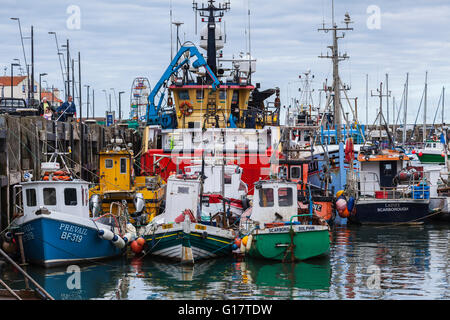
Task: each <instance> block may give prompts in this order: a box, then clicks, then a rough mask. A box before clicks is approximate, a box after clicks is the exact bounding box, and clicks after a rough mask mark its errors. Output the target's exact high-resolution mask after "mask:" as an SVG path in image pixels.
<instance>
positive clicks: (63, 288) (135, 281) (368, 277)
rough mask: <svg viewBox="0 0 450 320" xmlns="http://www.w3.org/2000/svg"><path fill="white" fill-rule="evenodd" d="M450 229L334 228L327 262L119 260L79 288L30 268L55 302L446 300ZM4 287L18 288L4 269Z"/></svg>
mask: <svg viewBox="0 0 450 320" xmlns="http://www.w3.org/2000/svg"><path fill="white" fill-rule="evenodd" d="M449 231H450V229H449V226H448V225H445V224H439V225H423V226H396V227H393V226H391V227H377V226H348V227H342V228H335V229H334V230H333V232H332V243H331V247H330V254H329V256H328V257H325V258H324V259H319V260H313V261H307V262H299V263H294V264H292V263H285V264H283V263H280V262H270V261H265V260H257V259H251V258H249V257H246V258H236V257H233V258H232V257H230V258H221V259H215V260H207V261H198V262H196V264H195V265H194V266H186V265H182V264H179V263H176V262H170V261H166V260H155V259H153V258H151V257H146V258H144V259H139V258H134V259H128V260H127V259H118V260H112V261H106V262H104V263H101V264H96V265H91V266H81V278H80V281H81V282H80V283H81V287H80V289H70V288H68V286H67V281H68V278H69V277H70V276H71V274H70V273H67V269H66V268H58V269H48V270H46V269H43V268H38V267H32V266H29V267H28V270H29V273H30V274H31V275H32V276H33V277H34V278H35V279H36V280H37V281H38V282H39V283H41V284H42V285H43V287H44V288H45V289H46V290H47V291H48V292H49V293H50V294H52V295H53V296H54V297H55V298H56V299H130V300H133V299H196V300H197V299H220V300H225V299H448V298H449V296H450V294H449V289H448V287H449V281H450V274H449V271H448V267H449V257H450V255H449V251H450V248H449V239H450V232H449ZM3 278H4V279H5V281H6V282H7V283H8V284H10V285H12V286H13V287H14V288H23V287H24V281H23V277H22V276H21V275H20V274H18V273H17V272H14V271H13V270H7V271H5V273H4V277H3Z"/></svg>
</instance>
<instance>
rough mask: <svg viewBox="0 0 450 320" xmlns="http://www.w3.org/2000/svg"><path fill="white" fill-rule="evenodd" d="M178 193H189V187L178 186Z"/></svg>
mask: <svg viewBox="0 0 450 320" xmlns="http://www.w3.org/2000/svg"><path fill="white" fill-rule="evenodd" d="M178 193H182V194H189V187H178Z"/></svg>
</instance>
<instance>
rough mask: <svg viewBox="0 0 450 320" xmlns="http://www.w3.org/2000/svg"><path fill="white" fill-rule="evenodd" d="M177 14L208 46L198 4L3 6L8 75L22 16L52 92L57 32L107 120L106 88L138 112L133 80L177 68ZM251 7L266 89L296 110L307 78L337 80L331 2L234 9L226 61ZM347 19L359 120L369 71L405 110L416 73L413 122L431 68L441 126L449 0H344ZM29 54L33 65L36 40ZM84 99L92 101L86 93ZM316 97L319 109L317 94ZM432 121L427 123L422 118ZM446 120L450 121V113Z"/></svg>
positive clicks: (448, 70)
mask: <svg viewBox="0 0 450 320" xmlns="http://www.w3.org/2000/svg"><path fill="white" fill-rule="evenodd" d="M198 2H199V3H201V2H202V1H201V0H198ZM73 6H76V7H75V8H79V16H77V15H76V12H74V11H71V10H72V8H73ZM171 7H172V11H173V19H174V20H178V21H182V22H183V23H184V24H183V25H182V27H181V28H180V36H181V39H182V41H183V40H191V41H193V42H195V43H198V38H199V33H197V34H196V33H195V14H194V12H193V10H192V1H191V0H147V1H144V0H142V1H137V0H129V1H123V0H120V1H119V0H108V1H100V0H89V1H87V0H82V1H81V0H80V1H76V0H71V1H63V0H49V1H45V2H37V1H29V0H21V1H17V0H2V1H1V4H0V27H1V29H0V30H1V39H2V50H1V51H0V73H1V74H2V75H3V73H4V72H5V71H4V68H5V67H6V68H7V69H6V74H9V73H10V70H9V65H10V63H11V62H12V60H13V59H15V58H17V59H20V61H21V63H22V64H23V63H24V62H23V61H24V58H23V52H22V47H21V43H20V36H19V28H18V23H17V21H13V20H11V19H10V18H11V17H18V18H20V21H21V26H22V31H23V33H24V37H28V36H29V34H30V26H31V25H33V26H34V34H35V64H36V67H35V73H36V74H39V73H43V72H45V73H48V76H46V77H45V79H46V81H47V82H46V83H44V85H43V86H46V84H48V85H49V86H52V85H54V86H55V87H59V88H62V87H63V82H62V75H61V69H60V65H59V61H58V56H57V53H56V43H55V38H54V36H53V35H49V34H48V32H49V31H55V32H56V33H57V37H58V41H59V44H60V45H61V44H63V43H65V41H66V39H70V47H71V54H72V56H73V57H76V55H77V54H78V51H80V52H81V64H82V84H83V85H84V84H88V85H90V86H91V88H94V89H95V106H96V115H97V116H99V115H100V114H102V115H103V114H104V113H103V112H104V111H105V110H106V102H107V101H106V97H105V93H104V92H103V91H102V90H106V91H107V93H108V94H109V93H111V94H112V96H113V103H112V106H113V108H115V106H116V104H115V102H114V93H113V91H112V90H110V88H115V91H116V94H117V93H118V92H119V91H125V92H126V93H125V94H124V95H123V96H122V105H123V106H124V109H123V110H124V112H126V113H128V110H129V101H130V90H131V85H132V82H133V79H134V78H135V77H137V76H143V77H147V78H148V79H149V80H150V83H151V85H154V84H155V83H156V82H157V81H158V80H159V78H160V77H161V75H162V73H163V71H164V70H165V68H166V67H167V65H168V64H169V62H170V47H171V46H170V32H171V28H170V15H169V12H170V8H171ZM248 8H250V11H251V16H250V25H251V30H250V34H251V51H252V52H251V54H252V56H254V57H255V58H256V59H257V71H256V73H255V74H254V76H253V80H254V82H260V83H261V88H262V89H265V88H271V87H280V89H281V92H282V101H283V102H284V104H286V103H287V102H288V101H289V98H290V97H292V95H293V92H295V91H296V90H297V89H298V86H299V85H300V84H299V83H298V75H299V74H301V73H303V72H305V71H306V70H311V72H312V74H314V76H315V77H314V82H313V87H314V88H315V89H316V90H317V89H319V88H321V87H322V84H323V82H324V81H325V79H331V78H332V65H331V61H330V60H329V59H320V58H318V56H319V55H320V54H321V53H323V54H326V53H327V52H329V49H327V46H328V45H331V41H332V38H331V33H324V32H319V31H318V30H317V29H318V28H320V27H321V26H322V23H323V22H325V23H326V25H328V26H329V25H330V22H331V0H316V1H306V0H278V1H273V0H258V1H256V0H231V10H230V11H229V12H227V13H226V14H225V18H224V20H225V23H226V33H227V44H226V47H225V48H224V50H223V52H224V56H225V57H231V56H232V55H233V54H234V55H237V54H238V53H239V52H240V51H245V50H246V49H247V48H248V40H247V39H248V38H247V36H246V35H247V32H248V30H247V29H248V16H247V12H248ZM374 8H375V10H374ZM378 9H379V12H380V15H379V16H378V15H377V10H378ZM346 12H348V13H349V14H350V16H351V18H352V20H353V21H354V23H353V24H352V25H351V26H352V27H353V28H354V30H353V31H347V32H345V37H344V38H343V39H341V40H340V51H341V53H347V54H348V55H349V57H350V59H349V60H348V61H344V62H342V63H341V64H340V67H341V78H342V80H343V82H345V83H346V84H348V85H350V86H351V91H350V92H349V95H350V97H351V98H354V97H358V106H359V108H358V109H359V110H358V111H359V112H358V113H359V119H360V120H361V121H362V122H363V123H364V122H365V119H366V102H365V101H366V74H368V75H369V90H374V91H375V90H376V89H377V88H378V87H379V85H380V82H381V81H383V82H384V80H385V77H386V76H385V75H386V73H388V74H389V89H390V90H391V91H392V96H393V97H394V96H395V98H396V101H397V106H398V105H399V102H400V99H401V96H402V92H403V85H404V83H405V80H406V73H408V72H409V79H410V82H409V99H408V122H409V123H413V122H414V120H415V118H416V114H417V109H418V107H419V103H420V99H421V97H422V93H423V88H424V82H425V72H426V71H428V73H429V74H428V83H429V84H428V86H429V90H428V112H427V113H428V115H427V117H428V118H427V121H428V122H429V123H430V122H432V121H433V118H434V114H435V111H436V107H437V104H438V100H439V97H440V93H441V90H442V87H443V86H445V87H446V88H448V89H447V90H448V91H449V90H450V85H449V84H450V79H449V76H448V74H450V55H449V54H448V52H449V49H450V28H449V25H450V3H449V1H448V0H410V1H406V0H398V1H389V0H359V1H350V0H335V16H336V18H335V19H336V22H337V23H338V24H339V25H342V24H341V22H342V21H343V19H344V14H345V13H346ZM74 14H75V16H74ZM77 17H79V22H80V23H79V26H78V25H77V24H76V22H77V21H78V20H77ZM74 18H75V19H74ZM78 27H79V28H78ZM197 27H198V30H200V28H201V27H202V23H201V22H200V19H198V26H197ZM174 31H175V30H174ZM25 48H26V54H27V60H28V63H30V60H31V59H30V53H29V50H30V49H29V48H30V45H29V40H28V39H25ZM15 70H16V69H15ZM329 81H330V80H329ZM316 92H317V91H316ZM82 93H83V99H84V100H86V97H85V95H86V88H83V92H82ZM369 96H370V91H369ZM315 100H316V102H319V101H318V100H319V99H318V96H317V95H316V96H315ZM378 104H379V101H378V99H377V98H373V97H369V108H368V112H369V113H368V118H369V122H373V120H374V117H375V115H376V109H377V107H378ZM385 105H386V102H385V101H384V106H385ZM390 106H391V107H392V100H391V102H390ZM422 117H423V116H422V115H420V116H419V121H421V120H422ZM391 119H392V110H391ZM438 119H439V120H440V112H439V118H438ZM446 119H449V120H450V115H447V116H446Z"/></svg>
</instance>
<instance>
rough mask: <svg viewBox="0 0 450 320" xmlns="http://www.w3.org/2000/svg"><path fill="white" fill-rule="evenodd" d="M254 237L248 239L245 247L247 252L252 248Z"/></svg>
mask: <svg viewBox="0 0 450 320" xmlns="http://www.w3.org/2000/svg"><path fill="white" fill-rule="evenodd" d="M252 240H253V236H252V235H249V236H248V239H247V245H246V246H245V249H246V251H249V250H250V248H251V246H252Z"/></svg>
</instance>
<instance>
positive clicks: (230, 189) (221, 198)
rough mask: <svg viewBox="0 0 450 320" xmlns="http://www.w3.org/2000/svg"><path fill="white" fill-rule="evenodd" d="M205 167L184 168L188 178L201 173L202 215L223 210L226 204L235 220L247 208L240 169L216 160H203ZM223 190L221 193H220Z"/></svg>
mask: <svg viewBox="0 0 450 320" xmlns="http://www.w3.org/2000/svg"><path fill="white" fill-rule="evenodd" d="M205 162H206V163H205V165H203V166H202V165H192V166H187V167H185V168H184V170H183V171H184V174H186V175H188V176H192V175H197V176H198V175H200V174H202V172H203V179H204V181H203V189H202V215H206V216H209V214H215V213H216V212H219V211H220V210H222V209H223V203H224V202H226V203H227V205H228V206H229V208H230V213H231V214H232V215H234V216H235V217H236V218H237V217H240V216H241V214H242V213H243V212H244V210H246V209H247V208H248V207H249V199H248V197H247V194H248V186H247V184H246V183H245V182H244V181H242V179H241V177H242V174H243V170H242V168H240V167H239V166H238V165H235V164H224V163H223V161H221V160H218V159H210V160H209V161H208V159H205ZM222 189H223V192H222Z"/></svg>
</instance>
